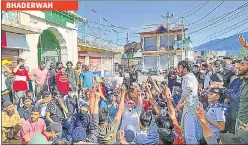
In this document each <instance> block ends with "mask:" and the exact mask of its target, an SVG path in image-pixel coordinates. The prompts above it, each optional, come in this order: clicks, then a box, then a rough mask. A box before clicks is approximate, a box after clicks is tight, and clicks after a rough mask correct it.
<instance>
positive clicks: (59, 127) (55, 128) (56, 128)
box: [47, 122, 62, 132]
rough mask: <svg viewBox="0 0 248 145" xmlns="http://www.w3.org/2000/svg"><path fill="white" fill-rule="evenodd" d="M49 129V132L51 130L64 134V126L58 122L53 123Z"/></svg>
mask: <svg viewBox="0 0 248 145" xmlns="http://www.w3.org/2000/svg"><path fill="white" fill-rule="evenodd" d="M48 128H49V129H47V130H51V131H55V132H62V125H61V124H60V123H57V122H54V123H51V124H50V125H49V126H48Z"/></svg>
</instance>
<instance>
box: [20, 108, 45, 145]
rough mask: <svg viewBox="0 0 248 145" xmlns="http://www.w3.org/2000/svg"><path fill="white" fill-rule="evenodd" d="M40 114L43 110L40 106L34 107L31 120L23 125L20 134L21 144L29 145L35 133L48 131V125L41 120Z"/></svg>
mask: <svg viewBox="0 0 248 145" xmlns="http://www.w3.org/2000/svg"><path fill="white" fill-rule="evenodd" d="M40 112H41V108H40V107H39V106H38V107H34V108H33V109H32V112H31V117H30V119H28V120H26V121H25V122H24V123H23V124H22V126H21V134H20V143H21V144H22V145H25V144H27V143H28V142H29V141H30V139H31V138H32V136H33V135H34V134H35V133H37V132H42V131H45V130H46V124H45V122H44V120H43V119H41V118H40Z"/></svg>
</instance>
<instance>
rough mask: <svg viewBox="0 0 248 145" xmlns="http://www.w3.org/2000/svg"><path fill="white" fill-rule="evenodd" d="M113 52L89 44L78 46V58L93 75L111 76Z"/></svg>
mask: <svg viewBox="0 0 248 145" xmlns="http://www.w3.org/2000/svg"><path fill="white" fill-rule="evenodd" d="M113 56H114V53H113V52H108V51H105V50H102V49H98V48H92V47H89V46H81V45H80V46H78V60H79V61H80V62H81V63H82V64H85V65H88V66H89V69H90V71H92V72H93V73H94V75H97V76H100V77H111V76H113V65H114V64H113V63H114V62H113V61H114V60H113Z"/></svg>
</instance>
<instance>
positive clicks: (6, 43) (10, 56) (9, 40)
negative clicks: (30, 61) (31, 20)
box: [1, 31, 29, 69]
mask: <svg viewBox="0 0 248 145" xmlns="http://www.w3.org/2000/svg"><path fill="white" fill-rule="evenodd" d="M1 36H2V40H1V41H2V43H1V51H2V60H4V59H6V60H9V61H11V62H12V64H11V65H10V68H11V69H13V68H14V67H15V66H16V65H17V62H16V60H17V59H18V58H19V57H20V55H21V54H22V52H23V50H26V51H29V46H28V44H27V41H26V35H24V34H17V33H12V32H7V31H1Z"/></svg>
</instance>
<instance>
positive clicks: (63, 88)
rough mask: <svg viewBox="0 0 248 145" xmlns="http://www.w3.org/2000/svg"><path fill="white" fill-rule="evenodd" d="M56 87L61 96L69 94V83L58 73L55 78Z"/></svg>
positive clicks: (65, 77) (64, 76)
mask: <svg viewBox="0 0 248 145" xmlns="http://www.w3.org/2000/svg"><path fill="white" fill-rule="evenodd" d="M55 79H56V86H57V89H58V91H59V92H60V93H61V94H62V95H67V94H68V93H69V81H68V79H67V76H66V75H63V74H62V72H61V71H60V72H59V73H58V74H57V75H56V77H55Z"/></svg>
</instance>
